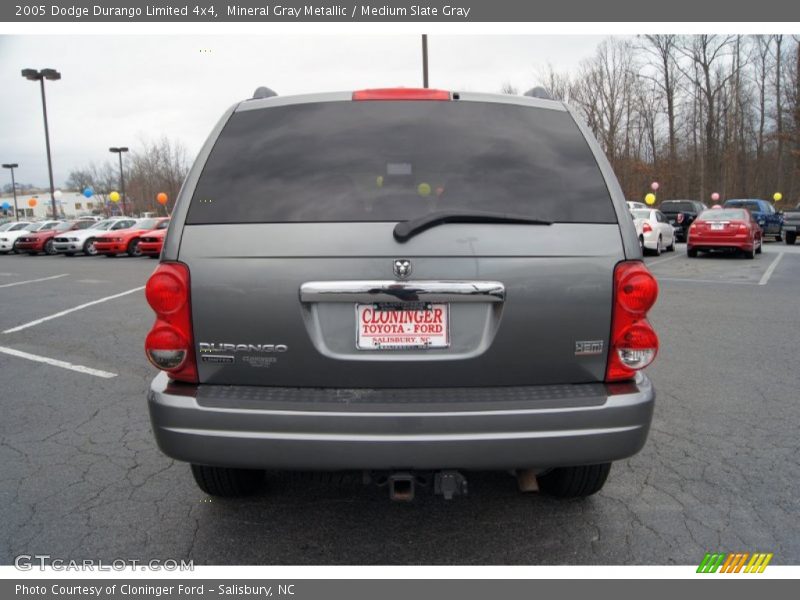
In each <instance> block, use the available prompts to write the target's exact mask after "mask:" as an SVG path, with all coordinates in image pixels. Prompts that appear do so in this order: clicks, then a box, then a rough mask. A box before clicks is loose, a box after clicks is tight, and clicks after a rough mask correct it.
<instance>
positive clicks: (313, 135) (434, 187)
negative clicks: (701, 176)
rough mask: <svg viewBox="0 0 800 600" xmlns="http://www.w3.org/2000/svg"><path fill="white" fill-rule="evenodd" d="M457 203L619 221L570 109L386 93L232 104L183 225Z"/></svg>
mask: <svg viewBox="0 0 800 600" xmlns="http://www.w3.org/2000/svg"><path fill="white" fill-rule="evenodd" d="M450 210H487V211H493V212H495V211H500V212H504V213H510V214H514V215H523V216H529V217H534V218H542V219H547V220H552V221H561V222H584V223H586V222H588V223H615V222H616V213H615V212H614V208H613V205H612V202H611V198H610V196H609V193H608V189H607V188H606V185H605V181H604V179H603V177H602V175H601V173H600V169H599V167H598V166H597V164H596V162H595V159H594V156H593V155H592V153H591V150H590V149H589V146H588V144H587V143H586V140H585V139H584V138H583V135H582V134H581V132H580V130H579V129H578V127H577V125H576V124H575V122H574V121H573V119H572V117H571V116H570V115H569V113H566V112H561V111H555V110H548V109H541V108H530V107H523V106H515V105H505V104H495V103H482V102H457V101H456V102H394V101H381V102H329V103H312V104H301V105H294V106H285V107H275V108H268V109H260V110H249V111H243V112H239V113H234V114H233V116H232V117H231V119H230V120H229V121H228V123H227V124H226V126H225V128H224V129H223V131H222V133H221V135H220V137H219V139H218V140H217V142H216V143H215V145H214V148H213V150H212V152H211V155H210V157H209V159H208V161H207V162H206V164H205V166H204V168H203V171H202V175H201V177H200V180H199V182H198V185H197V187H196V189H195V193H194V196H193V198H192V203H191V206H190V208H189V212H188V215H187V223H190V224H204V223H265V222H309V221H318V222H325V221H402V220H407V219H412V218H417V217H421V216H424V215H426V214H428V213H430V212H436V211H450Z"/></svg>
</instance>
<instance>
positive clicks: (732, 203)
mask: <svg viewBox="0 0 800 600" xmlns="http://www.w3.org/2000/svg"><path fill="white" fill-rule="evenodd" d="M728 207H739V208H746V209H747V210H750V211H755V212H761V205H760V204H759V203H758V202H748V201H745V200H728V201H727V202H726V203H725V208H728Z"/></svg>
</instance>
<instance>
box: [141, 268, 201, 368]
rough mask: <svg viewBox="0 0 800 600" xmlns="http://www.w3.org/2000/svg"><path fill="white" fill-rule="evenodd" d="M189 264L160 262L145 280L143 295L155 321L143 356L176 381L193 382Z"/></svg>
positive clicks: (193, 365)
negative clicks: (154, 314)
mask: <svg viewBox="0 0 800 600" xmlns="http://www.w3.org/2000/svg"><path fill="white" fill-rule="evenodd" d="M189 290H190V287H189V267H187V266H186V265H185V264H183V263H179V262H164V263H161V264H160V265H158V267H157V268H156V270H155V271H154V272H153V274H152V275H151V276H150V279H148V280H147V285H146V287H145V297H146V298H147V303H148V304H149V305H150V308H152V309H153V310H154V311H155V313H156V321H155V323H154V324H153V328H152V329H151V330H150V333H148V334H147V338H146V339H145V342H144V347H145V353H146V354H147V359H148V360H149V361H150V362H151V363H152V364H153V366H155V367H156V368H158V369H161V370H162V371H166V372H167V373H169V375H170V377H172V378H173V379H176V380H178V381H186V382H189V383H197V361H196V359H195V354H194V341H193V335H192V310H191V298H190V292H189Z"/></svg>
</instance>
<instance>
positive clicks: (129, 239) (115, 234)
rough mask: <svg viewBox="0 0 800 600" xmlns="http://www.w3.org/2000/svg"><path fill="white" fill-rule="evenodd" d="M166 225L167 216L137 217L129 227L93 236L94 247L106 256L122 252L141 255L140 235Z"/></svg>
mask: <svg viewBox="0 0 800 600" xmlns="http://www.w3.org/2000/svg"><path fill="white" fill-rule="evenodd" d="M167 225H169V217H159V218H155V219H137V221H136V225H134V226H133V227H131V228H130V229H120V230H118V231H111V232H109V233H107V234H105V235H103V236H99V237H97V238H95V242H94V247H95V249H96V250H97V253H98V254H105V255H106V256H116V255H117V254H123V253H124V254H127V255H128V256H141V255H142V248H141V241H142V239H141V238H142V236H143V235H145V234H148V233H150V232H152V231H153V230H157V229H164V228H166V227H167Z"/></svg>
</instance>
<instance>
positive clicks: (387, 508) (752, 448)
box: [0, 243, 800, 564]
mask: <svg viewBox="0 0 800 600" xmlns="http://www.w3.org/2000/svg"><path fill="white" fill-rule="evenodd" d="M647 262H648V263H649V264H650V265H651V267H652V270H653V272H654V273H655V274H656V276H657V277H658V278H659V280H660V284H661V295H660V298H659V301H658V304H657V305H656V307H655V309H654V310H653V311H652V312H651V321H652V322H653V324H654V326H655V327H656V329H657V331H658V332H659V335H660V338H661V354H660V356H659V358H658V359H657V361H656V363H655V364H654V366H653V367H651V368H650V369H649V370H648V373H649V375H650V377H651V378H652V379H653V381H654V383H655V385H656V388H657V390H658V400H657V406H656V412H655V417H654V422H653V428H652V431H651V434H650V438H649V441H648V443H647V445H646V446H645V448H644V450H643V451H642V452H641V453H640V454H638V455H637V456H634V457H633V458H631V459H629V460H626V461H623V462H620V463H617V464H615V465H614V467H613V468H612V471H611V476H610V478H609V481H608V483H607V484H606V487H605V488H604V490H603V491H602V492H601V493H600V494H598V495H596V496H594V497H592V498H589V499H587V500H584V501H567V502H564V501H556V500H552V499H550V498H547V497H543V496H537V495H533V496H524V495H521V494H519V493H518V492H517V491H516V482H515V480H514V479H513V478H511V477H510V476H508V475H507V474H503V473H485V474H484V473H479V474H471V475H470V494H469V495H468V496H467V497H462V498H456V499H455V500H453V501H451V502H445V501H443V500H442V499H441V498H440V497H434V496H432V495H431V496H428V495H425V494H423V495H421V496H419V497H418V499H417V501H415V502H414V503H411V504H396V503H391V502H390V501H389V500H388V497H387V493H386V491H385V489H378V488H374V487H362V486H361V484H360V483H358V482H353V481H345V482H339V481H331V480H327V479H325V478H322V477H317V476H312V475H305V474H285V475H281V476H278V477H274V478H271V479H269V480H268V483H267V485H266V486H265V488H264V490H263V492H262V493H261V494H260V495H257V496H254V497H250V498H247V499H237V500H218V499H213V500H212V499H211V498H209V497H207V496H205V495H204V494H203V493H202V492H200V490H199V489H198V488H197V487H196V486H195V484H194V481H193V480H192V477H191V475H190V473H189V469H188V467H187V466H186V465H184V464H181V463H176V462H173V461H171V460H169V459H167V458H166V457H164V456H163V455H162V454H161V453H160V452H159V451H158V449H157V448H156V445H155V442H154V440H153V437H152V434H151V431H150V423H149V419H148V414H147V407H146V401H145V393H146V389H147V386H148V383H149V380H150V378H151V377H152V376H153V374H154V370H153V369H152V368H151V367H150V366H149V365H148V363H147V361H146V360H145V358H144V355H143V351H142V346H143V341H144V336H145V334H146V333H147V331H148V329H149V326H150V324H151V321H152V317H151V313H150V310H149V308H148V307H147V305H146V303H145V301H144V292H143V290H142V286H143V285H144V282H145V280H146V277H147V276H148V275H149V273H150V272H151V271H152V269H153V268H154V266H155V261H153V260H149V259H146V258H145V259H129V258H118V259H116V260H109V259H106V258H102V257H97V258H88V257H87V258H84V257H74V258H66V257H60V256H57V257H45V256H41V257H29V256H11V255H9V256H0V299H2V310H1V311H0V332H1V333H0V398H2V413H3V416H2V425H1V426H0V479H1V480H2V485H1V486H0V501H1V502H0V506H1V507H2V508H0V562H2V563H3V564H9V563H11V562H12V561H13V557H14V556H16V555H18V554H48V555H50V556H51V557H54V558H63V559H77V560H81V559H89V558H93V559H104V560H112V559H117V558H124V559H149V558H161V559H168V558H173V559H181V558H185V559H194V561H195V563H196V564H697V563H698V562H699V561H700V559H701V558H702V557H703V554H704V553H705V552H707V551H726V552H727V551H749V552H752V551H761V552H773V553H774V554H775V557H774V559H773V563H774V564H797V563H798V562H800V518H798V517H799V516H800V503H799V502H798V497H800V459H798V456H800V454H799V453H798V450H800V448H799V446H800V435H798V423H800V402H798V387H799V385H798V382H799V381H800V380H799V379H798V375H797V374H798V354H797V351H796V349H797V346H798V341H800V339H798V335H799V334H800V330H799V329H798V323H800V302H798V292H800V247H789V246H785V245H783V244H776V243H769V244H765V246H764V253H763V254H762V255H761V256H759V257H757V258H756V260H752V261H751V260H745V259H739V258H723V257H719V258H717V257H715V258H699V259H688V258H687V257H686V254H685V247H684V246H682V245H679V246H678V251H677V252H675V253H674V254H673V253H667V254H664V255H662V256H661V257H658V258H656V257H652V258H648V259H647ZM98 300H99V302H98ZM89 303H93V304H89ZM85 304H89V305H88V306H84V307H82V308H79V309H77V310H71V309H75V308H76V307H80V306H82V305H85ZM50 317H52V318H50ZM20 353H22V354H20ZM42 361H45V362H42ZM54 361H55V362H54ZM59 361H60V362H59Z"/></svg>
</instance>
